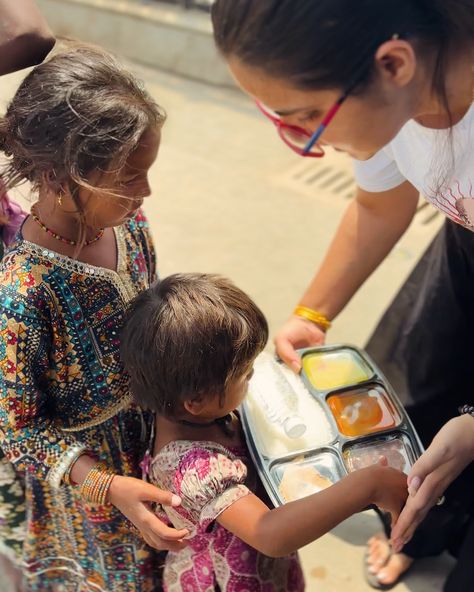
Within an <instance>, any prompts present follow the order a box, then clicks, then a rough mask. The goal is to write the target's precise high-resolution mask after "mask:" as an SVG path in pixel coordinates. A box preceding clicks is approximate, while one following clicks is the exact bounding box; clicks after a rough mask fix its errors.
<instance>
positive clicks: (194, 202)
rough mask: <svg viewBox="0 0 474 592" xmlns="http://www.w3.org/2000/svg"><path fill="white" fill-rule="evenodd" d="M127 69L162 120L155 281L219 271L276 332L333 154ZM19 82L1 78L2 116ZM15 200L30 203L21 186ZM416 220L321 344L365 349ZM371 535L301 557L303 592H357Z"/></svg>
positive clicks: (240, 109)
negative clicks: (297, 147)
mask: <svg viewBox="0 0 474 592" xmlns="http://www.w3.org/2000/svg"><path fill="white" fill-rule="evenodd" d="M131 67H132V68H133V69H134V70H135V71H136V73H137V74H138V76H139V77H140V78H142V79H143V80H144V81H145V82H146V84H147V87H148V89H149V90H150V92H151V93H152V94H153V96H154V97H155V99H156V100H157V101H158V102H159V103H160V104H162V105H163V106H164V107H165V108H166V110H167V111H168V113H169V118H168V122H167V123H166V126H165V128H164V131H163V143H162V147H161V150H160V155H159V158H158V161H157V163H156V164H155V165H154V167H153V169H152V172H151V184H152V187H153V190H154V191H153V195H152V197H150V198H149V199H148V201H147V203H146V212H147V214H148V216H149V219H150V222H151V226H152V229H153V233H154V236H155V240H156V245H157V251H158V256H159V267H160V270H161V274H162V275H167V274H169V273H172V272H176V271H207V272H218V273H222V274H225V275H227V276H230V277H231V278H232V279H234V280H235V282H236V283H237V284H238V285H239V286H240V287H242V288H243V289H245V290H247V291H248V292H249V293H250V294H251V295H252V296H253V297H254V298H255V300H256V301H257V303H258V304H259V305H260V306H261V308H262V309H263V310H264V312H265V313H266V314H267V317H268V319H269V323H270V326H271V330H272V332H275V331H276V330H277V329H278V327H279V326H280V325H281V323H282V322H283V321H284V320H285V318H286V317H287V316H288V315H289V313H290V312H291V310H292V307H293V306H294V305H295V303H296V302H297V301H298V298H299V296H300V294H301V292H302V291H303V289H304V287H305V286H306V284H307V282H308V281H309V280H310V278H311V276H312V274H313V271H314V270H315V269H316V267H317V265H318V263H319V262H320V260H321V258H322V256H323V253H324V251H325V249H326V247H327V246H328V243H329V241H330V239H331V236H332V235H333V233H334V231H335V229H336V226H337V224H338V220H339V219H340V216H341V214H342V212H343V210H344V208H345V206H346V204H347V203H348V198H349V197H350V195H351V192H352V190H353V182H352V179H351V169H350V163H348V162H347V161H346V159H345V158H344V157H343V156H341V155H330V156H328V157H327V158H325V159H324V160H322V161H319V160H316V161H315V160H312V159H301V158H300V157H298V156H296V155H293V154H292V152H291V151H290V150H288V149H287V148H286V147H285V146H284V145H283V143H281V142H280V141H279V140H278V138H277V135H276V133H275V130H274V129H272V125H271V124H270V123H268V122H266V121H265V120H264V119H263V118H262V117H261V116H260V115H259V113H258V112H257V110H256V109H255V107H254V106H253V105H252V103H251V102H250V101H249V100H248V99H247V98H245V97H243V96H242V95H241V94H239V93H238V92H237V91H233V90H221V89H216V88H213V87H209V86H206V85H203V84H199V83H196V82H191V81H188V80H184V79H180V78H177V77H174V76H171V75H167V74H163V73H160V72H157V71H154V70H150V69H144V68H143V67H138V66H133V65H131ZM20 79H21V76H20V75H12V76H10V77H6V78H4V79H2V87H1V88H0V110H1V109H2V108H3V107H4V105H5V103H6V100H7V99H8V97H10V96H11V94H12V92H13V91H14V89H15V87H16V84H17V83H18V81H19V80H20ZM23 197H28V196H27V193H26V190H24V191H23ZM431 214H432V210H429V209H424V210H423V211H422V212H420V214H419V215H417V217H416V219H415V221H414V223H413V225H412V227H411V228H410V230H409V232H408V233H407V234H406V235H405V236H404V237H403V238H402V240H401V241H400V243H399V244H398V245H397V247H396V248H395V249H394V250H393V252H392V253H391V254H390V256H389V257H388V258H387V260H386V261H385V262H384V264H383V265H382V266H381V267H380V268H379V269H378V270H377V272H376V273H375V274H374V275H373V277H372V278H371V279H370V280H369V281H368V282H367V283H366V284H365V286H364V287H363V288H362V289H361V290H360V291H359V293H358V295H357V296H356V297H355V298H354V299H353V301H352V302H351V303H350V304H349V306H348V307H347V308H346V310H344V312H343V313H342V314H341V315H340V316H339V318H338V319H337V321H336V322H335V324H334V328H333V329H332V330H331V332H330V333H329V336H328V340H329V341H330V342H348V343H354V344H357V345H363V344H364V343H365V341H366V339H367V338H368V336H369V335H370V333H371V331H372V329H373V328H374V326H375V324H376V323H377V321H378V319H379V317H380V315H381V313H382V312H383V310H384V309H385V307H386V306H387V305H388V304H389V302H390V300H391V299H392V298H393V296H394V294H395V293H396V291H397V289H398V288H399V286H400V285H401V283H402V282H403V280H404V278H405V277H406V276H407V274H408V273H409V271H410V270H411V269H412V267H413V265H414V264H415V262H416V260H417V258H418V257H419V255H420V253H421V252H422V251H423V249H424V248H425V246H426V245H427V244H428V243H429V241H430V240H431V238H432V236H433V235H434V233H435V232H436V230H437V228H438V227H439V225H440V222H441V219H440V218H439V217H438V218H434V219H431ZM377 529H378V523H377V520H376V519H375V517H374V515H373V514H372V513H370V512H367V513H364V514H360V515H357V516H354V517H353V518H351V519H350V520H347V521H346V522H345V523H343V524H341V525H340V526H339V527H338V528H336V529H335V530H334V531H333V532H332V533H330V534H328V535H327V536H324V537H322V538H321V539H320V540H319V541H317V542H315V543H313V544H312V545H309V546H308V547H306V548H305V549H303V550H302V552H301V555H302V557H303V563H304V568H305V572H306V576H307V590H308V591H309V592H313V591H314V592H346V591H348V592H366V591H368V590H370V588H369V587H368V586H367V584H366V583H365V582H364V579H363V573H362V562H363V555H364V543H365V541H366V539H367V538H368V537H369V536H370V535H371V534H372V533H374V532H376V531H377ZM449 565H450V560H449V559H448V558H447V557H444V556H443V557H441V558H437V559H434V560H425V561H423V562H419V563H418V564H417V565H416V566H415V567H414V568H413V569H412V570H411V572H410V575H409V576H408V577H407V578H406V581H405V582H404V583H402V584H400V585H398V586H397V587H396V588H394V590H395V592H404V591H410V592H437V591H441V589H442V581H443V578H444V576H445V574H446V572H447V570H448V569H449ZM2 590H3V588H2Z"/></svg>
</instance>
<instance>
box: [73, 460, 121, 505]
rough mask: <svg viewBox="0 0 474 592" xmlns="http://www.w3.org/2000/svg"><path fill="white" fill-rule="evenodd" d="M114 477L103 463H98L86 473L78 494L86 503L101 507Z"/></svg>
mask: <svg viewBox="0 0 474 592" xmlns="http://www.w3.org/2000/svg"><path fill="white" fill-rule="evenodd" d="M114 477H115V473H113V472H112V471H111V470H110V469H109V468H108V467H107V465H106V464H105V463H103V462H98V463H96V464H95V465H94V466H93V467H92V468H91V470H90V471H89V472H88V473H87V475H86V478H85V479H84V482H83V483H82V485H81V488H80V490H79V494H80V495H81V497H82V498H83V499H84V500H85V501H86V502H89V503H92V504H100V505H102V506H103V505H105V504H106V503H107V494H108V492H109V488H110V484H111V483H112V480H113V478H114Z"/></svg>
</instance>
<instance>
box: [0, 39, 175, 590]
mask: <svg viewBox="0 0 474 592" xmlns="http://www.w3.org/2000/svg"><path fill="white" fill-rule="evenodd" d="M163 121H164V114H163V112H162V111H161V109H160V108H159V107H158V106H157V105H156V104H155V103H154V102H153V100H152V99H151V97H150V96H149V95H148V94H147V93H146V92H145V91H144V90H143V89H142V88H141V86H140V85H139V84H138V83H137V81H136V80H135V79H134V78H133V77H132V76H131V75H130V74H129V73H127V72H126V71H124V70H123V69H122V68H121V67H120V66H119V65H118V64H117V63H116V62H115V61H114V60H113V59H112V58H111V57H110V56H108V55H106V54H104V53H103V52H101V51H99V50H96V49H92V48H88V47H76V48H71V49H69V50H68V51H65V52H64V53H61V54H57V55H56V56H54V57H53V58H51V59H50V60H49V61H47V62H45V63H44V64H42V65H40V66H38V67H37V68H35V69H34V70H33V71H32V72H31V73H30V74H29V75H28V76H27V77H26V78H25V80H24V81H23V83H22V84H21V86H20V88H19V89H18V91H17V93H16V95H15V97H14V98H13V100H12V101H11V103H10V105H9V107H8V110H7V113H6V115H5V117H4V118H3V119H2V120H1V121H0V147H1V149H2V150H3V152H4V153H5V154H6V156H7V157H8V158H9V161H8V164H7V165H6V169H5V170H4V173H3V174H4V176H3V179H4V180H5V182H6V185H7V187H13V186H15V185H18V184H20V183H22V182H24V181H28V182H29V183H30V184H31V187H32V192H33V195H34V198H35V200H36V201H35V203H34V204H33V206H32V208H31V214H30V216H29V217H28V218H27V219H26V220H25V222H24V223H23V224H22V226H21V228H20V230H19V232H18V234H17V237H16V239H15V241H14V242H13V244H12V245H10V247H9V250H8V251H7V253H6V255H5V257H4V260H3V262H2V264H1V266H0V333H1V340H0V369H1V390H0V446H1V449H2V451H3V452H4V453H5V455H6V457H7V458H8V460H9V461H11V463H12V464H13V466H14V467H15V471H16V477H17V478H16V480H15V479H13V476H12V485H13V484H14V483H20V482H21V483H23V484H24V487H25V491H26V512H27V524H26V536H25V541H24V545H23V556H22V563H21V566H22V568H23V573H24V580H25V584H24V585H25V588H26V589H27V590H31V591H41V592H48V591H54V592H58V591H60V590H64V591H67V592H69V591H79V590H81V591H86V590H87V591H104V592H105V591H107V592H113V591H120V592H125V591H126V592H146V591H150V592H151V591H155V590H158V589H159V587H160V565H161V563H162V560H160V556H159V555H158V553H156V552H155V551H154V550H153V549H152V548H151V547H155V548H163V541H162V538H163V537H166V538H168V539H170V540H169V541H168V543H167V545H168V546H170V547H172V548H173V547H174V548H175V549H177V548H179V547H180V546H181V543H180V542H179V539H181V538H182V536H183V535H184V534H185V532H176V531H174V530H173V529H170V528H168V527H166V526H165V525H164V524H162V522H161V521H160V520H159V519H158V518H157V517H156V516H155V515H154V514H153V513H152V512H151V511H150V510H149V509H148V503H150V502H159V503H164V504H166V503H175V504H176V503H179V499H177V498H176V497H174V498H173V497H172V496H171V494H168V493H165V492H161V491H160V490H158V489H157V488H156V487H154V486H152V485H150V484H148V483H144V482H143V481H142V480H141V479H139V478H138V477H139V474H138V463H139V460H140V459H141V457H142V455H143V452H144V450H145V448H146V445H147V442H148V439H149V437H150V429H151V420H152V418H151V416H150V414H149V413H143V412H142V411H140V410H139V409H138V408H137V406H136V405H135V404H134V403H133V402H132V401H131V396H130V391H129V386H128V378H127V376H126V374H125V373H124V370H123V367H122V364H121V362H120V357H119V331H120V327H121V325H122V320H123V315H124V311H125V308H126V306H127V303H128V301H129V300H130V299H131V298H132V297H133V296H135V295H136V294H137V293H138V292H140V291H141V290H143V289H145V288H147V287H148V286H149V285H150V282H151V281H152V280H153V279H154V278H155V256H154V251H153V246H152V243H151V240H150V236H149V233H148V225H147V222H146V219H145V218H144V216H143V214H142V213H141V209H140V207H141V205H142V202H143V199H144V198H145V197H146V196H148V195H149V194H150V188H149V185H148V177H147V175H148V171H149V168H150V167H151V165H152V164H153V162H154V160H155V158H156V155H157V152H158V148H159V144H160V130H161V126H162V124H163ZM98 461H100V462H98ZM20 501H21V495H20ZM0 511H1V512H2V514H3V513H4V512H8V508H7V509H5V508H3V507H2V508H0ZM130 523H133V524H134V526H135V527H136V529H137V530H136V529H135V528H132V525H131V524H130ZM138 531H139V532H138ZM139 535H141V536H139ZM173 540H174V541H175V542H173ZM146 543H148V544H146Z"/></svg>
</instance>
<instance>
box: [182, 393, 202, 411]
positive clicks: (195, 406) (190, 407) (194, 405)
mask: <svg viewBox="0 0 474 592" xmlns="http://www.w3.org/2000/svg"><path fill="white" fill-rule="evenodd" d="M205 406H206V400H205V399H204V397H202V396H201V395H198V396H197V397H194V399H187V400H186V401H184V403H183V407H184V408H185V409H186V411H187V412H188V413H190V414H191V415H196V416H198V415H201V413H202V412H203V409H204V407H205Z"/></svg>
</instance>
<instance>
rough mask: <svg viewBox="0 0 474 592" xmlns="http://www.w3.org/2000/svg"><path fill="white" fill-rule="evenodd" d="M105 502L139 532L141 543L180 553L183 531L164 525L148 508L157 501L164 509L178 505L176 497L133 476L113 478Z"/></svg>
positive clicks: (185, 533)
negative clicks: (142, 541) (107, 500)
mask: <svg viewBox="0 0 474 592" xmlns="http://www.w3.org/2000/svg"><path fill="white" fill-rule="evenodd" d="M108 499H109V502H110V503H111V504H113V505H114V506H115V507H116V508H117V509H118V510H120V512H122V514H123V515H124V516H125V517H126V518H128V519H129V520H130V522H132V524H134V525H135V526H136V528H137V529H138V530H139V532H140V534H141V536H142V537H143V539H144V540H145V542H146V543H147V544H148V545H150V547H153V548H155V549H158V550H159V551H163V550H166V551H180V550H181V549H182V548H183V547H185V546H186V542H185V541H183V538H184V537H185V536H186V535H187V534H189V533H188V531H187V530H186V529H183V530H175V529H174V528H170V527H169V526H166V524H164V523H163V522H162V521H161V520H160V519H159V518H158V517H157V516H156V515H155V514H154V513H153V512H152V511H151V509H150V507H149V504H151V503H153V502H158V503H159V504H163V505H165V506H179V505H180V503H181V500H180V498H179V497H178V496H177V495H173V494H172V493H170V492H169V491H162V490H161V489H158V488H157V487H155V486H154V485H151V483H146V482H145V481H141V480H140V479H135V478H133V477H123V476H121V475H116V476H115V477H114V478H113V480H112V483H111V485H110V489H109V494H108Z"/></svg>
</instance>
